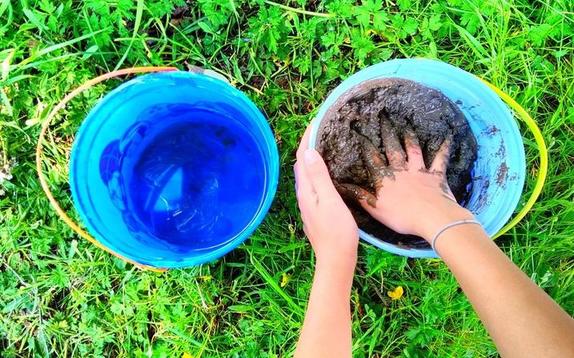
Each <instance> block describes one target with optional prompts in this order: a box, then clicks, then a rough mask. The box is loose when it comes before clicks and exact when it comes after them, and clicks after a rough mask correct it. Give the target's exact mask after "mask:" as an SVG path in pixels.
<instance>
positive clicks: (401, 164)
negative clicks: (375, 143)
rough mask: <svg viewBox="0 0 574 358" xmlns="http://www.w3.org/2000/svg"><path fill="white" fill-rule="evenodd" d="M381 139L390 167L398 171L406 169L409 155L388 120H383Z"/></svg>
mask: <svg viewBox="0 0 574 358" xmlns="http://www.w3.org/2000/svg"><path fill="white" fill-rule="evenodd" d="M381 139H382V141H383V146H384V147H385V154H386V155H387V159H388V160H389V165H390V166H391V167H393V168H396V169H402V168H405V167H406V165H407V164H406V162H407V155H406V154H405V151H404V150H403V147H402V146H401V142H400V141H399V138H398V137H397V133H396V131H395V129H394V128H393V125H392V124H391V122H389V120H388V119H387V118H381Z"/></svg>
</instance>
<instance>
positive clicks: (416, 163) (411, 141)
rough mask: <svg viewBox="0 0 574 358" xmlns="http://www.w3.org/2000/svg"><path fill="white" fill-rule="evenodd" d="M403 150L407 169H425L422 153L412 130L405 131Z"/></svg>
mask: <svg viewBox="0 0 574 358" xmlns="http://www.w3.org/2000/svg"><path fill="white" fill-rule="evenodd" d="M405 149H406V151H407V164H408V167H409V169H415V170H416V169H421V168H425V162H424V159H423V152H422V149H421V146H420V144H419V139H418V138H417V135H416V134H415V132H414V131H413V130H412V129H410V128H409V129H407V130H406V131H405Z"/></svg>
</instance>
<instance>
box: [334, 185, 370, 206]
mask: <svg viewBox="0 0 574 358" xmlns="http://www.w3.org/2000/svg"><path fill="white" fill-rule="evenodd" d="M335 187H336V188H337V191H338V192H339V193H340V194H341V196H342V197H343V198H348V199H351V200H355V201H357V202H358V203H359V204H361V205H362V206H366V205H369V206H370V207H373V208H376V207H377V197H376V196H375V195H373V194H372V193H371V192H369V191H368V190H366V189H363V188H361V187H360V186H358V185H355V184H335Z"/></svg>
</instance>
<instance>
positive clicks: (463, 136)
mask: <svg viewBox="0 0 574 358" xmlns="http://www.w3.org/2000/svg"><path fill="white" fill-rule="evenodd" d="M376 91H379V92H376ZM409 91H410V92H409ZM377 96H378V97H377ZM393 96H397V97H396V101H395V102H396V103H394V104H393V103H392V102H393ZM369 101H370V102H369ZM425 101H426V102H425ZM361 106H375V107H376V106H386V107H384V108H383V107H381V108H379V109H377V111H379V112H377V113H376V114H375V115H374V116H372V114H370V115H371V116H372V118H376V120H377V121H378V120H379V118H380V116H384V117H386V118H392V117H393V116H394V117H395V122H394V123H393V126H394V127H395V128H397V126H399V125H400V123H403V125H409V126H411V125H412V126H413V128H415V127H416V129H417V135H418V137H419V142H421V147H422V148H423V154H425V150H427V149H428V150H430V149H429V148H435V150H436V149H438V147H439V146H440V144H441V143H442V140H443V139H444V138H442V139H440V138H439V139H440V140H437V138H433V135H434V134H433V133H434V132H436V128H435V127H433V124H432V123H431V124H428V126H427V122H425V121H427V120H428V121H435V122H437V121H439V122H440V120H442V118H449V119H448V121H447V122H448V123H447V122H445V123H442V124H441V123H438V125H443V124H444V125H445V128H446V129H447V130H451V131H454V132H456V133H455V134H456V135H455V138H456V141H457V143H455V144H456V148H455V151H456V153H454V155H455V156H457V157H458V158H460V160H459V162H457V163H456V164H457V168H458V169H460V170H459V173H458V174H460V175H459V176H456V175H452V176H451V175H450V174H452V173H451V168H450V167H449V169H448V170H447V176H448V181H449V185H450V186H451V189H453V193H455V196H456V197H457V200H458V201H459V203H461V204H462V205H464V206H465V207H466V208H468V209H469V210H470V211H472V213H473V214H474V215H475V217H476V219H477V220H479V221H480V222H481V223H482V225H483V227H484V229H485V230H486V232H487V233H488V234H489V235H490V236H494V235H495V234H496V233H497V232H498V231H499V230H500V229H501V228H502V227H503V226H504V225H505V223H506V222H507V221H508V220H509V218H510V217H511V215H512V213H513V212H514V210H515V208H516V207H517V205H518V202H519V200H520V197H521V193H522V189H523V185H524V180H525V175H526V163H525V154H524V146H523V142H522V137H521V134H520V132H519V128H518V125H517V123H516V121H515V120H514V117H513V114H512V112H511V111H510V110H509V108H508V107H507V106H506V105H505V103H504V102H503V101H502V100H501V98H500V97H499V96H498V95H497V94H496V93H495V92H494V91H493V90H492V89H491V88H490V87H489V86H487V85H486V84H485V83H484V82H483V81H481V80H480V79H479V78H477V77H476V76H474V75H472V74H470V73H468V72H465V71H463V70H461V69H459V68H457V67H454V66H451V65H449V64H446V63H443V62H440V61H434V60H426V59H397V60H391V61H388V62H383V63H379V64H377V65H373V66H370V67H367V68H365V69H363V70H362V71H360V72H358V73H356V74H354V75H352V76H351V77H349V78H348V79H346V80H345V81H343V82H342V83H341V84H340V85H339V86H338V87H337V88H335V89H334V90H333V91H332V93H331V94H330V95H329V96H328V98H327V99H326V100H325V102H324V103H323V104H322V106H321V107H320V109H319V112H318V114H317V116H316V117H315V119H314V121H313V123H312V132H311V139H310V145H311V146H312V147H315V148H317V149H318V150H319V151H320V152H322V151H323V153H322V154H323V155H324V156H327V157H329V155H331V156H332V155H339V154H337V151H340V153H341V155H343V154H344V153H343V152H345V151H349V150H351V149H349V148H351V146H349V145H348V144H346V143H343V144H341V143H338V144H337V143H335V144H334V145H333V146H332V147H331V148H327V151H328V152H329V153H330V154H329V153H327V152H325V148H326V147H325V145H326V144H324V143H326V142H325V141H326V140H327V139H326V137H328V136H329V135H331V134H330V133H329V131H330V130H331V131H333V129H332V128H335V127H334V126H333V125H329V124H328V123H329V122H330V121H332V120H333V118H337V121H338V122H337V123H339V122H340V123H343V122H344V121H349V118H350V117H352V116H355V115H358V116H359V117H360V116H361V115H362V114H364V113H366V110H365V109H364V107H361ZM393 106H395V107H393ZM345 111H346V112H345ZM381 111H382V112H381ZM441 111H442V112H445V113H446V112H448V113H447V114H444V113H442V112H441ZM381 113H384V115H382V114H381ZM403 114H404V115H403ZM337 116H338V117H337ZM401 116H402V117H404V118H400V117H401ZM401 121H402V122H401ZM435 124H436V123H435ZM378 125H379V124H374V125H373V124H372V123H369V119H364V118H360V119H358V120H357V121H355V122H353V123H351V124H348V125H347V127H349V128H348V129H344V130H347V131H351V130H353V131H359V133H360V134H361V135H363V136H365V137H367V138H369V139H370V140H371V141H372V142H373V143H375V145H377V143H378V144H379V145H380V143H379V142H380V138H379V139H377V138H374V137H376V136H377V135H376V134H373V133H375V132H377V130H380V129H377V128H379V127H377V126H378ZM425 126H427V128H426V129H425V128H422V130H421V132H420V133H421V134H420V135H419V131H418V129H420V128H419V127H425ZM429 126H430V127H429ZM329 128H331V129H329ZM337 131H339V133H341V131H342V129H337ZM425 131H426V132H425ZM429 133H430V134H429ZM375 139H376V140H375ZM451 150H452V147H451ZM472 150H474V152H473V151H472ZM351 151H352V150H351ZM333 153H335V154H333ZM345 155H347V156H348V157H349V158H354V156H356V155H357V154H356V153H351V152H349V153H346V154H345ZM451 157H452V156H451ZM328 159H329V158H326V162H327V164H328V166H329V165H330V163H329V160H328ZM426 159H427V158H426V157H425V162H427V160H426ZM354 160H360V159H359V157H357V158H355V159H354ZM345 161H350V160H349V159H345ZM349 165H350V167H349V168H343V169H345V170H347V169H348V170H347V171H346V172H345V170H339V169H333V167H330V171H331V175H332V177H334V180H338V179H339V180H341V178H342V179H343V180H344V176H345V175H347V177H348V178H351V180H356V179H357V176H360V175H361V172H360V171H357V170H356V168H353V167H351V165H352V163H350V164H349ZM457 168H455V169H453V171H455V170H458V169H457ZM455 174H456V173H455ZM453 186H454V187H456V189H457V190H456V192H455V188H453ZM349 204H350V206H351V210H352V211H353V214H354V216H355V218H356V219H357V222H358V224H359V228H360V237H361V238H362V239H363V240H365V241H367V242H369V243H371V244H373V245H375V246H377V247H379V248H381V249H384V250H386V251H389V252H392V253H395V254H398V255H403V256H408V257H418V258H425V257H427V258H428V257H437V255H436V253H435V252H434V251H433V250H432V249H431V248H430V246H429V245H428V244H427V243H426V242H425V241H424V240H422V239H420V238H416V237H404V236H402V235H398V234H396V233H394V232H390V229H388V228H386V227H384V226H382V224H380V223H377V222H373V220H374V219H372V218H370V217H369V216H368V214H366V212H364V211H363V210H362V208H360V207H356V205H355V207H353V204H352V203H349ZM361 211H363V212H361ZM365 214H366V216H365Z"/></svg>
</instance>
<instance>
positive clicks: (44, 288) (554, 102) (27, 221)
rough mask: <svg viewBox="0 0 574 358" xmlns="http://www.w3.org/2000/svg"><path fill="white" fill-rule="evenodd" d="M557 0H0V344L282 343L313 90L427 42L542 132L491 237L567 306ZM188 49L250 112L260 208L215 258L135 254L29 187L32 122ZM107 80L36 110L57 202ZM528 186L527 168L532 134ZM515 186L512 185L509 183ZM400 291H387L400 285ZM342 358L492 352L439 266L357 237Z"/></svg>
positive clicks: (86, 347) (570, 308)
mask: <svg viewBox="0 0 574 358" xmlns="http://www.w3.org/2000/svg"><path fill="white" fill-rule="evenodd" d="M573 18H574V3H573V2H572V1H571V0H544V1H534V0H532V1H526V0H487V1H485V0H472V1H468V0H435V1H422V0H421V1H417V0H396V1H391V0H363V1H352V0H309V1H307V0H283V1H280V0H277V2H273V1H268V0H198V1H187V2H185V1H168V0H155V1H143V0H139V1H130V0H118V1H114V2H107V1H104V0H87V1H84V2H81V1H71V0H62V1H52V0H41V1H35V0H28V1H19V2H16V1H9V0H0V63H1V66H0V240H1V241H0V311H1V313H0V356H1V357H16V356H30V357H42V356H54V357H60V356H61V357H68V356H74V357H76V356H78V357H79V356H82V357H92V356H94V357H100V356H106V357H285V356H290V355H291V354H292V352H293V350H294V346H295V343H296V341H297V337H298V333H299V329H300V327H301V324H302V320H303V314H304V311H305V306H306V301H307V297H308V294H309V290H310V284H311V278H312V273H313V266H314V257H313V253H312V250H311V247H310V245H309V243H308V242H307V240H306V239H305V237H304V234H303V231H302V225H301V222H300V220H299V215H298V210H297V205H296V201H295V195H294V191H293V174H292V170H291V168H292V164H293V162H294V158H293V157H294V150H295V148H296V146H297V141H298V138H299V137H300V136H301V134H302V132H303V130H304V128H305V127H306V125H307V124H308V123H309V121H310V120H311V118H313V115H314V113H315V112H316V111H317V109H318V107H319V106H320V104H321V103H322V101H323V100H324V99H325V98H326V96H327V94H328V93H329V91H330V90H331V89H333V88H334V87H335V86H336V85H337V84H339V83H340V82H341V81H342V80H343V79H345V78H346V77H348V76H349V75H351V74H353V73H354V72H356V71H358V70H359V69H361V68H364V67H366V66H368V65H371V64H374V63H378V62H381V61H385V60H388V59H392V58H405V57H426V58H436V59H440V60H443V61H446V62H449V63H451V64H453V65H456V66H459V67H461V68H463V69H465V70H467V71H469V72H472V73H474V74H476V75H479V76H481V77H483V78H485V79H487V80H489V81H491V82H493V83H494V84H496V85H497V86H499V87H500V88H502V89H504V90H505V91H506V92H508V93H509V94H511V95H512V96H513V97H514V98H515V99H516V100H517V101H518V102H519V103H520V104H522V105H523V106H524V107H525V109H526V110H527V111H529V113H530V114H531V115H532V116H533V117H534V118H535V120H536V121H537V123H538V125H539V126H540V127H541V129H542V132H543V134H544V137H545V139H546V141H547V143H548V146H549V150H550V168H549V176H548V180H547V183H546V186H545V188H544V191H543V193H542V196H541V197H540V199H539V201H538V203H537V204H536V206H535V207H534V208H533V210H532V211H531V212H530V213H529V215H528V216H526V218H525V219H524V220H522V222H521V223H520V224H519V225H518V226H517V227H516V228H515V229H513V230H511V231H510V232H508V233H507V234H506V235H504V236H503V237H501V238H499V239H497V242H498V243H499V245H500V246H501V247H502V248H503V250H504V252H505V253H506V254H508V255H509V256H510V257H511V258H512V260H513V261H514V262H515V263H516V264H517V265H518V266H519V267H520V268H522V269H523V270H524V271H525V272H526V273H527V274H528V275H529V276H530V277H531V278H532V280H534V281H535V282H536V283H537V284H539V285H540V286H541V287H542V288H543V289H544V290H545V291H546V292H548V293H549V294H550V295H551V296H552V297H553V298H554V299H555V300H556V301H557V302H558V303H559V304H561V305H562V307H564V308H565V309H566V311H567V312H569V313H570V314H573V313H574V258H573V257H574V254H573V252H574V186H573V185H572V183H573V182H574V65H573V60H574V56H573V54H574V43H573V37H574V20H573ZM141 65H169V66H176V67H179V68H180V69H182V70H186V69H187V67H188V66H189V65H197V66H202V67H205V68H209V69H212V70H214V71H216V72H219V73H220V74H222V75H224V76H225V77H227V78H228V80H229V81H230V82H231V83H232V84H234V85H235V86H236V87H237V88H239V89H241V90H242V91H244V92H245V93H246V94H247V95H248V96H249V97H250V98H251V99H252V100H254V101H255V102H256V103H257V104H258V106H259V107H260V108H261V109H262V110H263V111H264V112H265V114H266V116H267V117H268V118H269V122H270V124H271V126H272V128H273V130H274V132H275V136H276V139H277V143H278V146H279V150H280V158H281V179H280V185H279V189H278V193H277V196H276V199H275V201H274V204H273V206H272V208H271V211H270V212H269V214H268V216H267V218H266V220H265V221H264V223H263V224H262V225H261V226H260V227H259V229H258V230H257V231H256V232H255V234H254V235H253V236H252V237H251V238H250V239H249V240H247V241H246V242H245V243H244V244H243V245H241V246H240V247H239V248H238V249H236V250H234V251H233V252H232V253H230V254H228V255H227V256H225V257H224V258H223V259H221V260H218V261H216V262H213V263H210V264H207V265H202V266H199V267H194V268H189V269H182V270H172V271H168V272H165V273H154V272H149V271H142V270H140V269H138V268H135V267H134V266H132V265H130V264H126V263H124V262H123V261H120V260H118V259H116V258H114V257H113V256H111V255H109V254H108V253H106V252H104V251H102V250H100V249H98V248H96V247H95V246H93V245H91V244H89V243H88V242H86V241H85V240H83V239H81V238H80V237H78V236H77V235H75V234H74V233H73V232H72V231H71V230H70V229H69V228H68V227H67V226H66V225H65V224H63V223H62V222H61V221H60V220H59V219H58V217H57V216H56V214H55V212H54V210H53V209H52V208H51V207H50V205H49V203H48V201H47V199H46V198H45V196H44V195H43V192H42V190H41V188H40V185H39V182H38V179H37V176H36V173H35V163H34V148H35V144H36V140H37V136H38V134H39V127H40V123H42V121H43V119H44V118H45V117H46V115H47V113H48V112H49V111H50V109H52V108H53V106H55V104H56V103H57V102H58V101H59V100H60V99H61V98H62V97H63V96H64V95H65V94H66V93H68V92H69V91H70V90H72V89H73V88H75V87H77V86H78V85H79V84H81V83H83V82H84V81H86V80H88V79H90V78H93V77H94V76H97V75H100V74H103V73H105V72H107V71H110V70H113V69H115V68H125V67H131V66H141ZM119 83H120V81H109V82H108V83H106V84H103V85H99V86H97V87H96V88H94V89H92V90H90V91H89V92H86V93H85V94H84V95H82V96H80V97H78V98H77V99H75V100H74V101H73V102H72V103H70V105H68V107H67V108H66V110H65V111H63V112H62V115H61V116H60V117H59V118H58V119H57V120H56V121H55V123H54V124H53V126H52V127H51V131H50V133H49V135H48V140H47V142H46V148H45V153H46V159H45V164H46V172H47V176H48V179H49V181H50V183H51V186H52V189H53V190H54V191H55V193H56V196H57V198H58V199H59V200H60V201H61V202H62V204H63V206H64V207H65V208H66V210H68V212H70V213H72V215H75V214H74V211H73V207H72V204H71V200H70V192H69V187H68V184H67V176H68V168H67V160H68V158H69V151H70V147H71V143H72V141H73V138H74V133H75V131H76V130H77V128H78V127H79V125H80V123H81V121H82V119H83V118H84V116H85V115H86V113H87V111H88V110H89V109H90V108H91V106H93V105H94V104H95V103H96V102H97V100H98V98H100V97H101V96H102V95H103V94H105V93H106V92H107V91H108V90H110V89H111V88H113V87H115V86H117V85H118V84H119ZM521 129H522V132H523V133H524V141H525V146H526V150H527V158H528V165H529V166H528V180H527V185H526V188H525V195H526V194H527V193H529V192H530V191H531V190H532V186H533V179H534V177H535V174H536V173H537V170H538V161H537V159H536V147H535V145H534V141H533V138H532V136H531V135H530V134H529V133H528V131H527V130H526V128H525V126H522V128H521ZM523 201H524V200H523ZM399 286H400V287H402V288H403V289H404V295H403V296H402V297H401V298H399V299H392V298H391V297H390V296H389V295H388V293H389V291H392V290H394V289H396V288H397V287H399ZM351 304H352V313H353V338H354V339H353V342H354V343H353V344H354V352H355V355H356V356H357V357H396V356H405V357H427V356H436V357H487V356H488V357H496V356H497V353H496V349H495V347H494V345H493V343H492V342H491V340H490V339H489V337H488V335H487V333H486V331H485V330H484V328H483V327H482V325H481V323H480V321H479V320H478V318H477V316H476V314H475V313H474V311H473V310H472V308H471V306H470V304H469V302H468V301H467V299H466V298H465V296H464V295H463V294H462V292H461V291H460V289H459V288H458V285H457V283H456V281H455V280H454V279H453V277H452V276H451V274H450V273H449V271H448V270H447V268H446V266H445V265H444V264H442V263H441V262H440V261H439V260H412V259H408V260H407V259H405V258H402V257H398V256H394V255H391V254H388V253H385V252H383V251H379V250H377V249H375V248H373V247H371V246H369V245H368V244H361V248H360V256H359V264H358V268H357V273H356V279H355V283H354V288H353V294H352V302H351Z"/></svg>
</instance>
